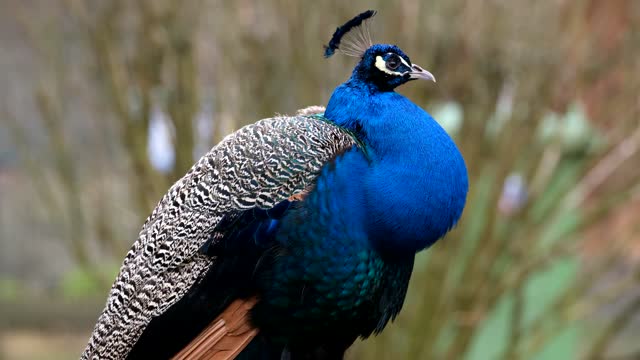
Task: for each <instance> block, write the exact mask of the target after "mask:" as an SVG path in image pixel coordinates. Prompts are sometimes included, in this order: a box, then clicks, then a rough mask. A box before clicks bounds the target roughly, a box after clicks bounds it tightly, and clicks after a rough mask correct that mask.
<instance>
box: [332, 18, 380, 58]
mask: <svg viewBox="0 0 640 360" xmlns="http://www.w3.org/2000/svg"><path fill="white" fill-rule="evenodd" d="M375 14H376V11H375V10H367V11H365V12H363V13H361V14H358V15H357V16H356V17H354V18H353V19H351V20H349V21H347V22H346V23H345V24H344V25H342V26H340V27H339V28H337V29H336V32H334V33H333V37H332V38H331V41H329V44H328V45H325V46H324V57H326V58H328V57H330V56H331V55H333V54H334V53H335V51H336V50H337V51H339V52H341V53H343V54H345V55H347V56H353V57H362V55H363V54H364V52H365V51H366V50H367V49H368V48H369V47H371V45H373V41H371V32H370V31H369V21H368V20H370V19H371V18H372V17H373V16H374V15H375Z"/></svg>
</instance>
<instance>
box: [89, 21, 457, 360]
mask: <svg viewBox="0 0 640 360" xmlns="http://www.w3.org/2000/svg"><path fill="white" fill-rule="evenodd" d="M374 15H375V11H372V10H369V11H365V12H363V13H361V14H359V15H357V16H355V17H354V18H353V19H351V20H349V21H348V22H346V23H345V24H344V25H342V26H340V27H338V28H337V30H336V31H335V33H334V34H333V37H332V38H331V40H330V42H329V43H328V45H325V49H324V55H325V57H327V58H328V57H330V56H332V55H333V54H334V53H336V52H338V53H341V54H344V55H347V56H351V57H355V58H357V59H358V63H357V65H356V66H355V68H354V69H353V72H352V74H351V77H350V78H349V79H348V80H347V81H346V82H344V83H343V84H342V85H340V86H338V87H337V88H336V89H335V91H334V92H333V94H332V95H331V98H330V100H329V102H328V104H327V105H326V108H325V109H316V110H315V111H314V110H313V109H312V110H311V111H307V112H302V113H299V114H297V115H295V116H278V117H274V118H268V119H263V120H260V121H258V122H256V123H254V124H252V125H248V126H246V127H243V128H241V129H240V130H238V131H236V132H235V133H233V134H231V135H228V136H227V137H226V138H224V139H223V140H222V141H221V142H220V143H219V144H218V145H216V146H215V147H213V149H211V151H209V152H208V153H207V154H206V155H204V156H203V157H202V158H201V159H200V160H199V161H198V162H197V163H196V164H195V165H193V167H192V168H191V169H190V170H189V172H188V173H187V174H186V175H185V176H184V177H182V178H181V179H180V180H178V181H177V182H176V183H175V184H174V185H173V186H172V187H171V188H170V189H169V191H168V193H167V194H166V195H165V196H164V197H163V198H162V199H161V200H160V202H159V203H158V205H157V206H156V208H155V209H154V210H153V212H152V213H151V215H150V216H149V217H148V219H147V220H146V222H145V223H144V225H143V227H142V230H141V231H140V233H139V237H138V239H137V241H136V242H135V243H134V244H133V246H132V247H131V249H130V250H129V252H128V253H127V255H126V257H125V259H124V263H123V265H122V267H121V269H120V273H119V275H118V276H117V279H116V280H115V282H114V284H113V286H112V288H111V291H110V293H109V297H108V299H107V303H106V306H105V309H104V311H103V312H102V314H101V315H100V317H99V319H98V321H97V324H96V326H95V328H94V331H93V333H92V335H91V338H90V340H89V343H88V345H87V347H86V349H85V351H84V353H83V354H82V359H139V358H145V359H146V358H149V359H167V358H172V357H174V356H176V358H212V359H230V358H237V359H292V360H295V359H318V360H319V359H342V358H343V356H344V353H345V351H346V350H347V348H349V347H350V346H351V345H352V344H353V342H354V341H355V340H356V339H357V338H359V337H360V338H367V337H369V336H370V335H372V334H377V333H379V332H381V331H382V330H383V329H384V328H385V326H386V325H387V323H388V322H389V321H392V320H393V319H394V318H395V317H396V316H397V315H398V313H399V312H400V310H401V308H402V305H403V302H404V299H405V295H406V292H407V288H408V284H409V279H410V277H411V273H412V270H413V263H414V258H415V254H416V253H417V252H419V251H421V250H424V249H426V248H428V247H429V246H431V245H433V244H434V243H435V242H436V241H437V240H438V239H440V238H442V237H443V236H444V235H445V234H446V233H447V232H448V231H449V230H450V229H452V228H453V227H454V226H455V225H456V223H457V222H458V220H459V218H460V216H461V214H462V212H463V208H464V206H465V202H466V197H467V191H468V177H467V169H466V165H465V162H464V159H463V157H462V155H461V153H460V151H459V150H458V148H457V147H456V145H455V144H454V142H453V140H452V139H451V138H450V137H449V136H448V135H447V133H446V132H445V131H444V130H443V129H442V128H441V127H440V126H439V125H438V123H437V122H436V121H435V120H434V119H433V118H432V117H431V116H430V115H429V114H428V113H427V112H425V111H424V110H423V109H421V108H420V107H418V106H417V105H416V104H414V103H413V102H411V101H410V100H409V99H408V98H406V97H405V96H403V95H400V94H398V93H397V92H395V91H394V89H396V88H397V87H398V86H400V85H403V84H405V83H407V82H409V81H411V80H415V79H422V80H430V81H433V82H435V78H434V76H433V75H432V74H431V73H430V72H428V71H427V70H424V69H423V68H422V67H420V66H419V65H417V64H414V63H413V62H411V60H410V59H409V57H408V56H407V55H406V54H405V53H404V52H403V51H402V50H401V49H400V48H399V47H397V46H395V45H390V44H381V43H376V44H374V43H373V41H372V40H371V36H370V29H369V23H370V21H371V19H372V17H373V16H374ZM225 316H226V317H225ZM216 319H221V320H218V321H217V322H216ZM210 324H214V325H210ZM231 324H235V325H234V326H235V328H236V329H242V331H238V332H235V333H234V332H233V331H229V330H228V329H227V330H225V331H224V332H222V333H220V331H221V330H220V329H223V328H224V329H226V328H228V327H230V326H232V325H231ZM208 326H209V327H208ZM212 326H213V327H212ZM205 329H209V330H207V331H212V333H211V334H214V335H212V336H209V337H206V336H204V337H203V336H202V335H201V336H200V338H198V339H201V340H198V342H200V343H202V342H203V341H211V342H212V343H213V345H212V347H211V349H213V350H211V349H210V352H209V353H207V354H208V355H206V356H205V355H203V354H204V353H200V354H199V355H198V354H194V353H192V354H190V355H189V354H186V355H185V354H184V353H179V352H180V350H181V349H183V348H185V346H186V345H187V344H189V343H190V342H191V341H193V339H195V338H197V337H198V334H200V333H202V332H203V331H205ZM216 334H218V335H216ZM220 334H222V335H220ZM212 339H213V340H212ZM216 343H218V344H222V345H219V346H218V347H217V348H216V346H217V345H215V344H216ZM176 354H178V355H176ZM180 354H182V355H180ZM216 356H217V357H216Z"/></svg>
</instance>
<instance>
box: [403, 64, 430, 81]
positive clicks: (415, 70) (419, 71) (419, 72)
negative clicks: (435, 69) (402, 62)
mask: <svg viewBox="0 0 640 360" xmlns="http://www.w3.org/2000/svg"><path fill="white" fill-rule="evenodd" d="M409 76H410V77H411V78H412V79H422V80H431V81H433V82H436V77H435V76H433V74H432V73H430V72H428V71H427V70H425V69H423V68H421V67H420V65H416V64H413V65H411V71H410V72H409Z"/></svg>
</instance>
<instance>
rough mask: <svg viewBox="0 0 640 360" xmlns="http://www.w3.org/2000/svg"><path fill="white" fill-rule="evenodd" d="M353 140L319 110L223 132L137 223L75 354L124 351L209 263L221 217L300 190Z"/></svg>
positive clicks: (120, 354) (104, 355)
mask: <svg viewBox="0 0 640 360" xmlns="http://www.w3.org/2000/svg"><path fill="white" fill-rule="evenodd" d="M354 144H355V141H354V138H353V137H352V136H351V135H350V134H349V133H348V132H346V131H344V130H343V129H340V128H339V127H337V126H335V125H333V124H331V123H330V122H328V121H325V120H322V119H321V118H320V117H318V116H294V117H284V116H282V117H275V118H269V119H264V120H261V121H259V122H257V123H255V124H253V125H249V126H246V127H244V128H242V129H240V130H238V131H236V132H235V133H233V134H231V135H229V136H227V137H226V138H225V139H224V140H223V141H222V142H220V144H218V145H217V146H215V147H214V148H213V149H211V151H209V153H207V154H206V155H205V156H203V157H202V158H201V159H200V160H199V161H198V162H197V163H196V164H195V165H194V166H193V167H192V168H191V169H190V170H189V172H188V173H187V174H186V175H185V176H184V177H182V178H181V179H180V180H178V181H177V182H176V183H175V184H174V185H173V186H172V187H171V188H170V189H169V191H168V193H167V194H166V195H165V196H164V197H163V198H162V200H160V202H159V203H158V205H157V206H156V208H155V209H154V210H153V212H152V213H151V215H150V216H149V218H148V219H147V220H146V222H145V223H144V225H143V227H142V230H141V231H140V234H139V237H138V239H137V241H136V242H135V243H134V244H133V246H132V247H131V249H130V250H129V252H128V253H127V256H126V258H125V260H124V263H123V265H122V267H121V269H120V273H119V274H118V277H117V278H116V281H115V282H114V284H113V286H112V288H111V291H110V293H109V297H108V299H107V304H106V306H105V309H104V310H103V312H102V314H101V316H100V317H99V319H98V322H97V324H96V326H95V328H94V331H93V333H92V336H91V339H90V340H89V344H88V345H87V348H86V349H85V351H84V353H83V354H82V359H124V358H126V357H127V354H128V353H129V352H130V351H131V349H132V347H133V346H134V345H135V343H136V341H137V340H138V339H139V338H140V336H141V334H142V333H143V331H144V330H145V328H146V327H147V325H148V324H149V322H150V321H151V320H152V319H153V318H154V317H157V316H159V315H161V314H162V313H163V312H165V311H166V310H167V309H168V308H169V307H170V306H171V305H173V304H175V303H176V302H177V301H178V300H180V298H181V297H182V296H184V295H185V293H186V292H187V291H188V290H189V289H190V288H191V287H192V286H193V285H194V284H196V283H197V282H198V281H199V280H200V279H201V277H202V276H203V274H204V273H205V272H206V271H207V270H208V269H209V268H210V267H212V266H215V265H216V259H215V258H212V257H209V256H206V255H203V254H201V253H200V252H199V249H200V248H201V247H202V246H203V244H204V243H205V242H206V241H207V240H208V239H210V238H211V236H212V235H213V234H214V233H215V232H216V231H217V229H216V226H217V225H218V224H219V223H220V221H221V220H222V219H223V217H225V216H227V217H228V216H236V215H237V214H240V213H242V212H243V211H246V210H248V209H251V208H254V207H258V208H261V209H269V208H271V207H273V206H274V205H275V204H277V203H279V202H281V201H283V200H285V199H287V198H289V197H291V196H293V195H296V194H299V193H301V192H303V191H304V190H305V189H307V188H308V187H309V186H311V185H313V183H314V180H315V179H316V177H317V176H318V174H319V172H320V170H321V168H322V166H323V165H324V164H325V163H327V162H328V161H330V160H331V159H333V158H334V157H335V156H336V155H338V154H340V153H341V152H344V151H345V150H347V149H348V148H350V147H352V146H353V145H354ZM222 235H223V234H222ZM216 236H220V234H216Z"/></svg>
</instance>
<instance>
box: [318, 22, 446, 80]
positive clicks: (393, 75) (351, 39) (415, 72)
mask: <svg viewBox="0 0 640 360" xmlns="http://www.w3.org/2000/svg"><path fill="white" fill-rule="evenodd" d="M375 14H376V12H375V11H373V10H367V11H365V12H363V13H361V14H359V15H357V16H356V17H354V18H353V19H351V20H349V21H347V22H346V23H345V24H344V25H342V26H340V27H339V28H337V29H336V31H335V33H334V34H333V37H332V38H331V41H329V44H328V45H325V51H324V56H325V57H327V58H328V57H330V56H331V55H333V54H334V53H335V52H336V51H338V52H340V53H342V54H344V55H347V56H353V57H357V58H359V59H360V62H359V63H358V65H356V67H355V69H354V70H353V74H352V75H351V79H352V80H353V81H358V82H362V83H364V84H367V85H369V86H372V87H373V88H375V89H378V90H382V91H389V90H393V89H395V88H396V87H398V86H400V85H402V84H404V83H406V82H408V81H411V80H418V79H422V80H431V81H434V82H435V81H436V78H435V77H434V76H433V74H431V73H430V72H428V71H427V70H425V69H423V68H422V67H420V66H419V65H417V64H413V63H411V60H410V59H409V56H407V54H405V53H404V52H403V51H402V50H401V49H400V48H399V47H397V46H395V45H390V44H373V41H372V40H371V32H370V30H369V20H370V19H371V18H372V17H373V16H374V15H375Z"/></svg>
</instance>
